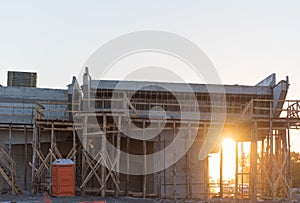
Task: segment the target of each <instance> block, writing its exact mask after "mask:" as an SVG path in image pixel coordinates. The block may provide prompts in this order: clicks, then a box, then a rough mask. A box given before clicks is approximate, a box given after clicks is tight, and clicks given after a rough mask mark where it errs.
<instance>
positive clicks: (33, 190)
mask: <svg viewBox="0 0 300 203" xmlns="http://www.w3.org/2000/svg"><path fill="white" fill-rule="evenodd" d="M37 134H38V132H37V127H36V124H34V126H33V132H32V169H31V194H32V195H34V194H35V193H36V188H35V168H36V167H35V166H36V151H37Z"/></svg>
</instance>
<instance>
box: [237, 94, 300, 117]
mask: <svg viewBox="0 0 300 203" xmlns="http://www.w3.org/2000/svg"><path fill="white" fill-rule="evenodd" d="M278 104H279V105H278ZM277 105H278V107H277ZM271 118H300V101H298V100H273V99H252V100H251V101H249V102H248V104H247V105H246V106H245V107H244V108H243V110H242V112H241V119H242V120H250V119H271Z"/></svg>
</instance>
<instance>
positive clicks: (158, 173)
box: [154, 122, 161, 198]
mask: <svg viewBox="0 0 300 203" xmlns="http://www.w3.org/2000/svg"><path fill="white" fill-rule="evenodd" d="M160 128H161V126H160V122H158V129H160ZM157 143H158V144H157V146H158V147H157V148H158V149H157V151H158V155H159V156H158V163H157V164H158V168H160V167H161V157H160V150H161V134H160V133H159V134H158V137H157ZM154 164H155V163H154ZM160 173H161V172H160V171H158V172H157V182H158V185H157V197H158V198H161V174H160Z"/></svg>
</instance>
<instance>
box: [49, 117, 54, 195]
mask: <svg viewBox="0 0 300 203" xmlns="http://www.w3.org/2000/svg"><path fill="white" fill-rule="evenodd" d="M50 148H51V152H53V150H54V123H53V122H52V124H51V142H50ZM52 162H53V156H52V155H51V156H50V164H49V166H50V183H49V187H50V188H49V191H50V194H52V181H51V178H52Z"/></svg>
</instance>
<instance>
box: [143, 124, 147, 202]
mask: <svg viewBox="0 0 300 203" xmlns="http://www.w3.org/2000/svg"><path fill="white" fill-rule="evenodd" d="M145 129H146V123H145V120H144V121H143V154H144V175H143V198H145V197H146V193H147V175H146V171H147V143H146V134H145Z"/></svg>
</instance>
